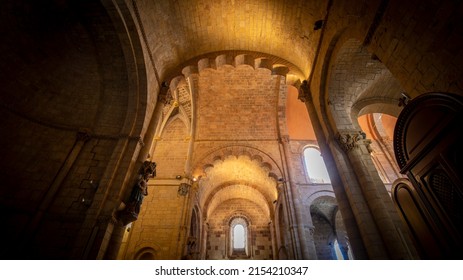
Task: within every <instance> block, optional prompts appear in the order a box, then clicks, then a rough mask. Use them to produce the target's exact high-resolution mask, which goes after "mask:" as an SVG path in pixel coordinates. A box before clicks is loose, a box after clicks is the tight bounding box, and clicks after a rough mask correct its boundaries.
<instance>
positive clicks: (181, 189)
mask: <svg viewBox="0 0 463 280" xmlns="http://www.w3.org/2000/svg"><path fill="white" fill-rule="evenodd" d="M190 188H191V185H189V184H187V183H181V184H180V185H179V186H178V191H177V192H178V195H180V196H186V195H187V194H188V192H189V191H190Z"/></svg>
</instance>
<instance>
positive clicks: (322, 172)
mask: <svg viewBox="0 0 463 280" xmlns="http://www.w3.org/2000/svg"><path fill="white" fill-rule="evenodd" d="M304 164H305V168H306V172H307V175H308V177H309V179H310V182H311V183H319V184H320V183H321V184H329V183H331V180H330V176H329V175H328V171H327V170H326V165H325V162H324V161H323V158H322V156H321V153H320V151H319V150H318V149H317V148H315V147H308V148H305V149H304Z"/></svg>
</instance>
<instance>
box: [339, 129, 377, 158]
mask: <svg viewBox="0 0 463 280" xmlns="http://www.w3.org/2000/svg"><path fill="white" fill-rule="evenodd" d="M336 140H337V142H338V144H339V146H341V148H342V149H343V150H344V151H345V152H350V151H353V150H355V149H357V148H359V146H360V145H365V146H366V148H367V150H368V152H370V153H371V151H372V150H371V148H370V144H371V140H369V139H366V134H365V132H363V131H354V130H346V131H339V132H338V135H337V136H336Z"/></svg>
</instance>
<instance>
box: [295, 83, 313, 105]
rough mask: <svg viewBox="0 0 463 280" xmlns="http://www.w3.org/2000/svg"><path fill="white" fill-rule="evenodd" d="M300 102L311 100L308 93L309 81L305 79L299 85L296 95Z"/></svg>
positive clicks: (310, 95)
mask: <svg viewBox="0 0 463 280" xmlns="http://www.w3.org/2000/svg"><path fill="white" fill-rule="evenodd" d="M297 98H298V99H299V100H301V101H302V102H304V103H305V102H311V101H312V94H311V93H310V88H309V83H307V81H306V80H304V81H303V82H302V84H301V85H300V86H299V95H298V96H297Z"/></svg>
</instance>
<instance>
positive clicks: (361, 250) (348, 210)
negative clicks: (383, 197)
mask: <svg viewBox="0 0 463 280" xmlns="http://www.w3.org/2000/svg"><path fill="white" fill-rule="evenodd" d="M298 98H299V100H301V101H302V102H304V104H305V105H306V108H307V111H308V113H309V117H310V121H311V122H312V126H313V129H314V132H315V136H316V137H317V142H318V146H319V147H320V151H321V154H322V157H323V160H324V162H325V165H326V168H327V170H328V173H329V175H330V180H331V185H332V187H333V190H334V193H335V194H336V201H337V202H338V206H339V210H340V211H341V215H342V219H343V222H344V225H345V227H346V231H347V233H348V235H349V240H350V241H351V245H352V249H353V251H354V254H355V256H356V258H358V259H366V258H368V254H367V252H366V248H365V246H364V244H363V241H362V236H361V233H360V230H359V228H358V225H357V221H356V217H355V215H354V212H353V211H352V207H351V203H350V201H349V199H348V195H347V193H346V190H345V186H344V184H343V181H342V179H341V176H340V169H339V168H338V164H337V162H336V161H335V158H334V155H333V152H332V150H331V145H330V144H329V143H328V140H327V138H326V136H325V132H324V131H323V128H322V124H321V122H320V118H319V117H318V113H317V111H316V109H315V105H314V103H313V99H312V93H311V92H310V89H309V85H308V83H307V81H303V83H302V84H301V86H300V88H299V96H298Z"/></svg>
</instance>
